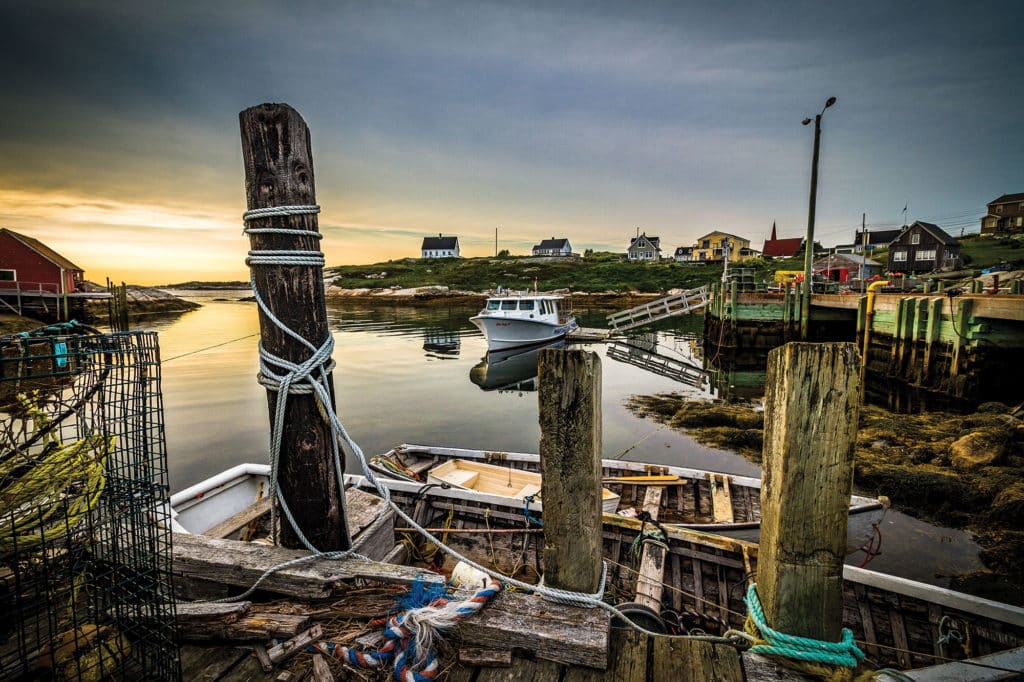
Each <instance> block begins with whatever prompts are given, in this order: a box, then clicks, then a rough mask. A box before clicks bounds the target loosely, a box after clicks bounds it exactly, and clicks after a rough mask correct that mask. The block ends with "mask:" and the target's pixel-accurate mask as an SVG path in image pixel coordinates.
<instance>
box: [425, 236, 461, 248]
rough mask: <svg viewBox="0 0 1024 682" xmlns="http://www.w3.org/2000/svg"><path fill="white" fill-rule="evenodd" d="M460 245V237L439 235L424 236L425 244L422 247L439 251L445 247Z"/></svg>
mask: <svg viewBox="0 0 1024 682" xmlns="http://www.w3.org/2000/svg"><path fill="white" fill-rule="evenodd" d="M458 245H459V238H458V237H442V236H440V235H438V236H436V237H424V238H423V246H422V247H421V248H422V250H424V251H428V250H430V251H437V250H444V249H454V248H455V247H456V246H458Z"/></svg>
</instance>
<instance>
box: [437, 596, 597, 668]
mask: <svg viewBox="0 0 1024 682" xmlns="http://www.w3.org/2000/svg"><path fill="white" fill-rule="evenodd" d="M471 595H472V591H469V590H457V591H456V595H455V599H466V598H468V597H469V596H471ZM610 629H611V628H610V622H609V617H608V612H607V611H605V610H603V609H583V608H576V607H571V606H565V605H563V604H555V603H553V602H549V601H545V600H543V599H541V598H540V597H538V596H536V595H527V594H521V593H516V592H501V593H499V594H498V595H496V596H495V597H494V599H492V600H491V602H490V603H489V604H488V605H487V606H485V607H484V608H483V609H482V610H481V611H480V612H479V613H477V614H475V615H473V616H471V617H469V618H467V619H465V620H463V621H460V623H459V625H458V632H459V633H460V635H461V636H462V640H463V641H466V642H487V644H488V646H490V647H492V648H496V649H519V650H523V651H528V652H531V653H532V654H533V655H534V656H536V657H538V658H545V659H548V660H550V661H555V662H557V663H565V664H567V665H579V666H585V667H588V668H600V669H604V668H605V667H606V666H607V664H608V638H609V631H610Z"/></svg>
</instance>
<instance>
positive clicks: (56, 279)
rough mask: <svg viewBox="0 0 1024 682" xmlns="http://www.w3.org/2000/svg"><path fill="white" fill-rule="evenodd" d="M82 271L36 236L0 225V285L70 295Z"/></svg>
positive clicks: (76, 285)
mask: <svg viewBox="0 0 1024 682" xmlns="http://www.w3.org/2000/svg"><path fill="white" fill-rule="evenodd" d="M84 274H85V273H84V271H83V270H82V268H80V267H78V266H77V265H75V264H74V263H72V262H71V261H69V260H68V259H67V258H65V257H64V256H62V255H60V254H59V253H57V252H56V251H54V250H53V249H51V248H50V247H49V246H47V245H45V244H43V243H42V242H41V241H39V240H38V239H33V238H32V237H27V236H25V235H23V234H19V233H17V232H14V231H12V230H8V229H6V228H0V288H4V289H12V288H14V287H15V282H17V286H18V287H19V288H20V289H23V290H28V289H34V290H39V289H41V290H42V291H49V292H53V293H55V294H70V293H71V292H73V291H75V289H77V288H78V285H79V284H80V283H81V281H82V278H83V275H84Z"/></svg>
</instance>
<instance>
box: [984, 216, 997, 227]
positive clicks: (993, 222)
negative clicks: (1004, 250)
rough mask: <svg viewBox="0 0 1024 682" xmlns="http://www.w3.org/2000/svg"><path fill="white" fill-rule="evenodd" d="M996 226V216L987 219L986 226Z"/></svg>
mask: <svg viewBox="0 0 1024 682" xmlns="http://www.w3.org/2000/svg"><path fill="white" fill-rule="evenodd" d="M995 226H996V219H995V218H989V219H988V220H986V221H985V227H995Z"/></svg>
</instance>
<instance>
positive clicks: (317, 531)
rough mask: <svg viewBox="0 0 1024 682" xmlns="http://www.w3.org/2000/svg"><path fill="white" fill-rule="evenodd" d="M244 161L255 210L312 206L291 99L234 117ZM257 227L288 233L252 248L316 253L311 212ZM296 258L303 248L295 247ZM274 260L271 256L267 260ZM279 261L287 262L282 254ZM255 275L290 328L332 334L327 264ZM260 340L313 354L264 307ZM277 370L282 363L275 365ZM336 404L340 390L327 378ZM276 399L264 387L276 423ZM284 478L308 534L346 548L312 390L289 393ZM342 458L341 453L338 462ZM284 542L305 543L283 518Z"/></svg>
mask: <svg viewBox="0 0 1024 682" xmlns="http://www.w3.org/2000/svg"><path fill="white" fill-rule="evenodd" d="M238 119H239V123H240V126H241V131H242V160H243V163H244V164H245V196H246V202H247V205H248V208H249V210H250V211H252V210H254V209H261V208H273V207H283V206H292V207H294V206H309V207H312V206H315V205H316V190H315V187H314V184H313V155H312V151H311V147H310V137H309V128H308V127H307V126H306V123H305V121H303V120H302V117H301V116H299V114H298V112H296V111H295V110H294V109H292V108H291V107H289V106H288V105H286V104H261V105H259V106H255V107H252V108H250V109H246V110H245V111H243V112H241V113H240V114H239V115H238ZM247 226H248V228H249V229H250V230H252V229H257V230H260V229H267V228H273V229H277V230H286V231H296V232H298V233H299V234H294V235H292V234H288V233H287V232H281V233H277V232H255V233H250V234H249V242H250V246H251V251H252V252H253V253H258V252H261V251H272V252H275V254H274V256H280V255H282V252H288V251H297V252H302V251H305V252H317V251H318V250H319V245H318V244H317V242H318V240H317V238H316V237H315V236H313V235H311V234H301V233H303V232H314V233H315V232H318V231H319V228H318V222H317V217H316V213H315V212H309V213H293V214H290V215H275V216H267V217H259V218H255V219H251V220H249V221H248V222H247ZM296 255H298V254H296ZM271 260H275V258H271ZM278 260H283V259H278ZM253 281H254V284H255V287H256V291H257V293H258V294H259V296H260V298H262V300H263V301H264V302H265V303H266V305H267V307H268V308H269V309H270V312H271V313H272V314H273V315H274V316H275V317H277V319H279V320H280V321H281V322H282V323H283V324H284V325H285V326H287V327H288V328H289V329H291V330H292V331H293V332H295V333H296V334H298V335H299V336H301V337H302V338H303V339H305V340H307V341H308V342H309V343H310V344H312V345H313V346H314V347H315V348H320V347H321V345H322V344H323V343H324V342H325V341H326V340H327V338H328V337H329V335H330V330H329V329H328V326H327V306H326V303H325V299H324V278H323V265H322V263H321V264H320V265H310V264H302V265H286V264H254V265H253ZM260 341H261V344H262V346H263V348H264V349H265V350H266V351H267V352H269V353H270V354H272V355H273V356H275V357H278V358H281V359H283V360H286V361H288V362H292V363H295V364H301V363H303V362H304V361H306V360H307V359H308V358H309V357H310V356H311V355H312V354H313V352H312V351H311V350H310V349H309V348H307V347H306V346H305V345H303V344H302V343H301V342H299V341H298V340H297V339H294V338H292V337H291V336H290V335H289V334H288V333H287V332H286V331H285V330H283V329H281V328H280V327H279V326H278V325H276V324H275V323H274V322H273V321H272V320H271V319H270V318H269V317H268V316H267V315H266V314H265V313H264V312H263V310H260ZM275 371H276V370H275ZM327 385H328V389H329V390H330V396H331V404H330V405H329V406H326V407H327V409H331V410H333V409H334V388H333V383H332V382H331V380H330V378H328V381H327ZM284 397H285V396H279V395H278V392H277V390H276V389H273V388H268V389H267V403H268V405H269V408H270V419H271V425H273V423H274V411H275V409H276V407H277V401H278V400H279V399H283V398H284ZM287 400H288V402H287V405H286V412H285V418H284V427H283V430H282V434H281V451H280V458H279V469H278V472H279V473H278V484H279V486H280V490H281V493H282V494H283V496H284V498H285V500H286V501H287V504H288V507H289V508H290V510H291V512H292V514H293V516H294V518H295V521H296V523H297V524H298V526H299V528H300V529H301V530H302V533H303V534H304V535H305V536H306V537H307V538H308V539H309V541H310V542H311V543H312V544H313V545H314V546H315V547H317V548H318V549H320V550H322V551H330V550H344V549H348V548H349V547H350V545H351V541H350V539H349V535H348V524H347V522H346V519H345V498H344V491H343V489H342V486H341V483H340V481H338V480H337V476H336V475H335V467H334V463H333V455H332V439H333V438H334V434H333V433H332V431H331V427H330V424H328V423H327V422H326V420H324V419H323V418H322V417H321V416H320V414H319V412H318V408H317V404H316V398H315V397H314V396H313V395H312V394H310V393H305V394H301V393H299V394H291V395H288V396H287ZM342 463H343V464H344V460H342ZM280 544H281V545H283V546H285V547H293V548H298V547H301V543H300V541H299V539H298V537H297V535H296V534H295V532H294V530H293V529H292V528H291V527H290V525H289V524H288V523H287V522H282V523H281V534H280Z"/></svg>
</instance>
